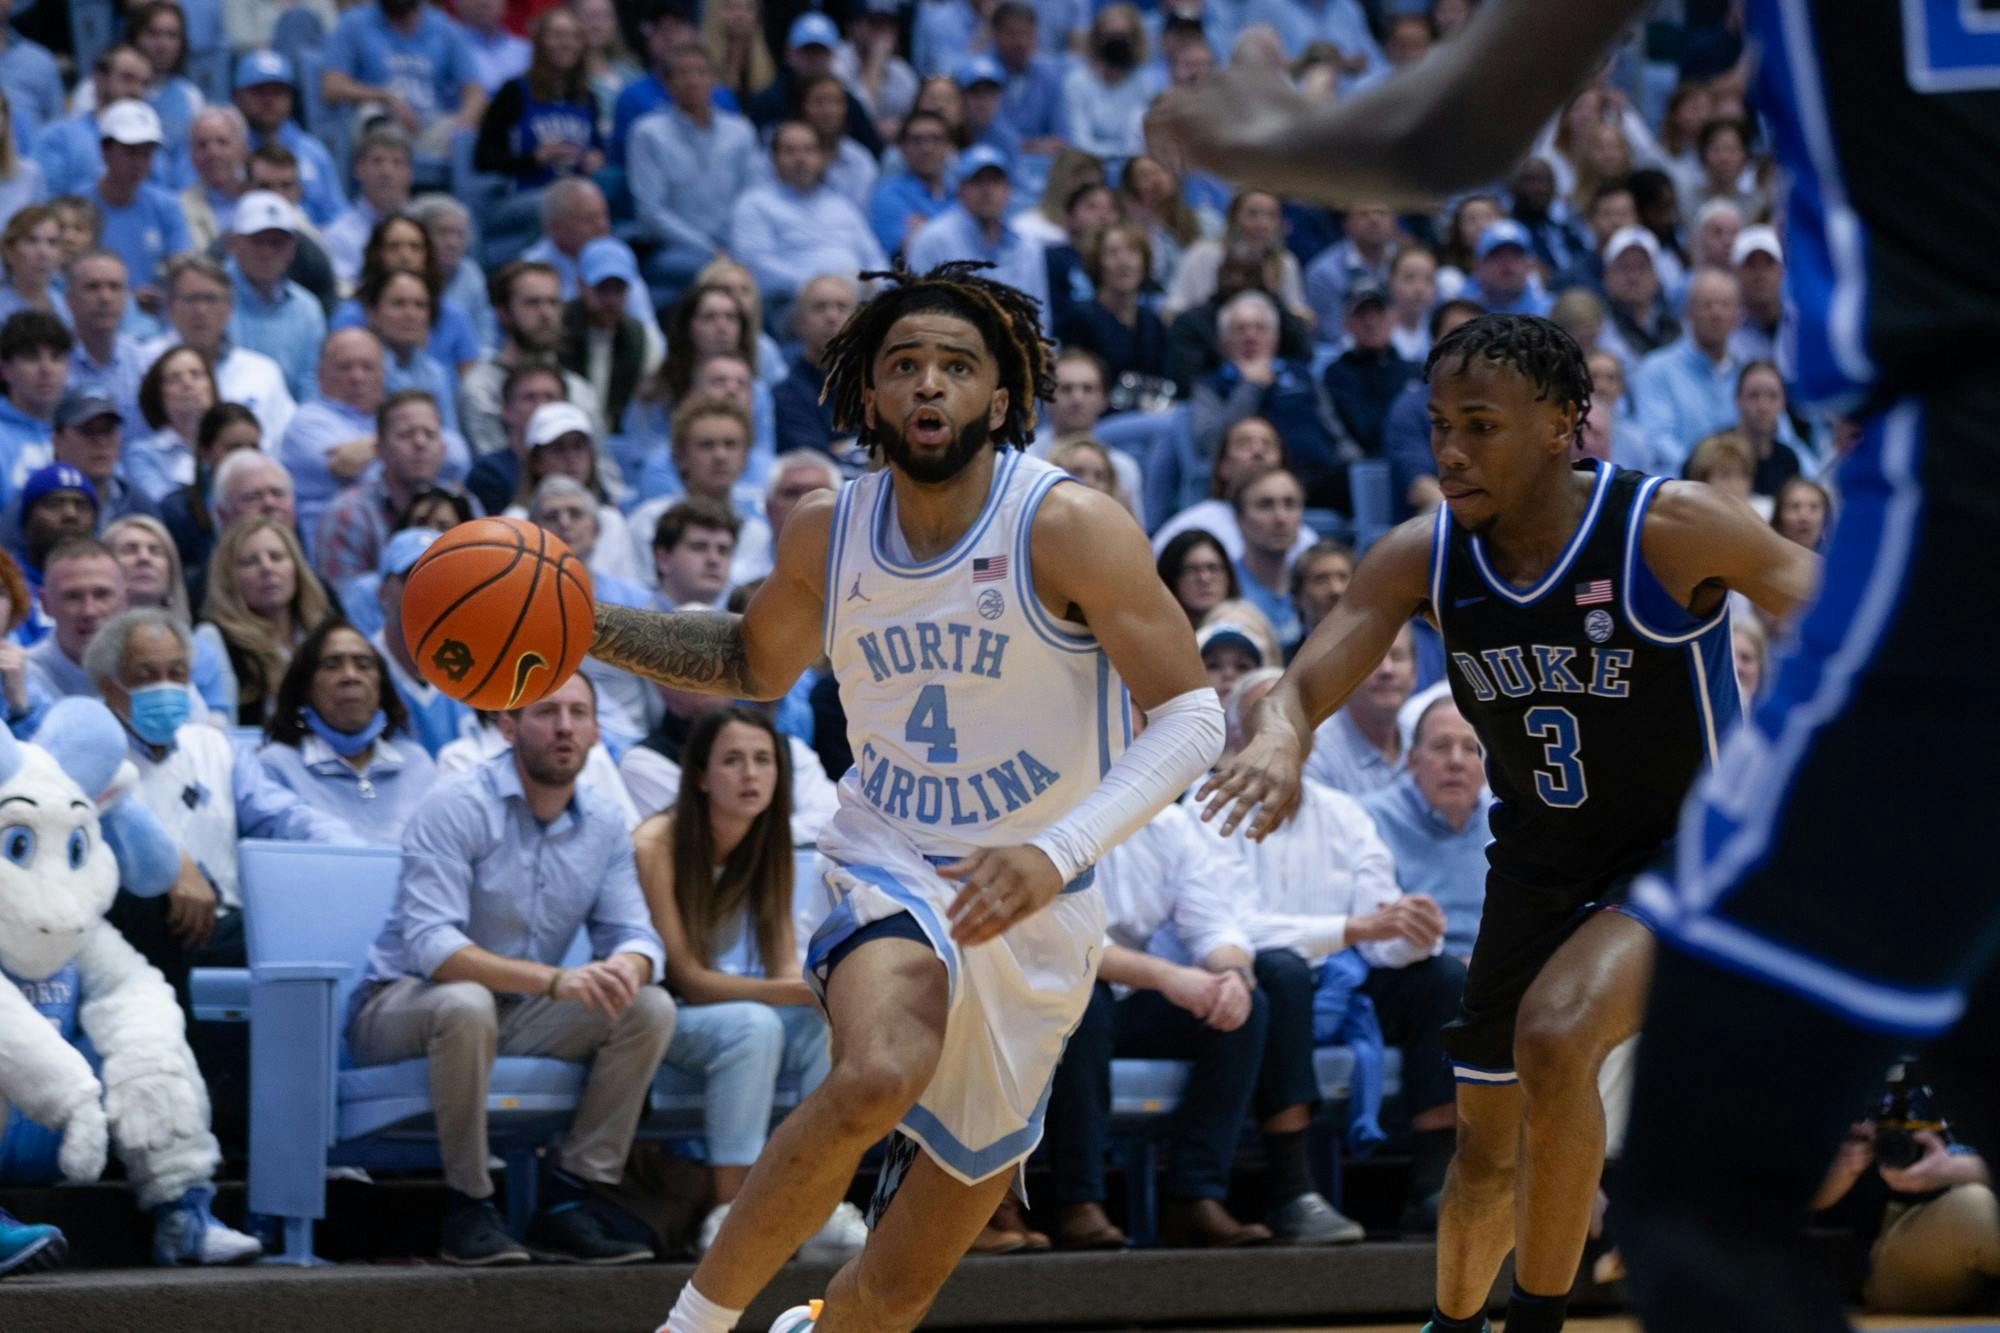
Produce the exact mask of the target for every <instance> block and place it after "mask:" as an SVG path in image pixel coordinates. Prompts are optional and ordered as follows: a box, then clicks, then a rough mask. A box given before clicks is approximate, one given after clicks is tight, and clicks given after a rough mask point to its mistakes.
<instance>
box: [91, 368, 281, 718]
mask: <svg viewBox="0 0 2000 1333" xmlns="http://www.w3.org/2000/svg"><path fill="white" fill-rule="evenodd" d="M262 439H263V431H262V429H261V428H260V427H259V426H258V425H257V418H256V417H254V416H252V415H251V414H250V409H249V408H247V407H244V406H243V405H242V404H241V403H221V404H218V405H217V406H215V407H212V408H210V409H209V410H208V411H206V412H204V413H203V414H202V416H201V421H200V423H199V424H198V426H197V427H196V435H195V455H194V480H193V481H190V482H188V483H187V484H186V485H185V486H176V487H174V488H173V489H172V490H170V491H168V492H167V493H166V495H164V496H163V497H161V499H160V502H159V503H160V521H161V522H163V523H164V524H166V527H167V531H168V532H169V533H171V534H172V535H173V539H174V551H175V553H176V554H177V555H179V556H180V561H181V566H182V568H183V570H184V571H185V572H186V575H187V578H186V583H187V587H188V588H189V589H190V590H191V591H190V594H189V595H190V597H193V596H197V595H199V593H200V591H201V586H202V571H203V569H204V567H205V566H206V564H207V562H208V553H209V552H210V551H212V550H214V549H215V538H216V534H217V533H218V532H220V531H221V530H222V529H223V528H225V527H227V526H229V523H228V520H227V519H226V518H223V517H221V516H220V515H221V512H222V511H223V509H224V508H226V507H227V505H228V502H229V500H230V499H231V498H234V499H235V500H236V501H237V504H236V512H238V513H245V512H250V511H251V510H253V509H254V510H258V511H260V512H261V511H264V510H275V509H278V508H282V511H283V514H284V521H285V522H287V523H289V522H291V521H292V517H293V505H292V478H291V474H289V473H288V472H286V471H285V469H284V468H282V467H280V466H279V465H278V464H277V463H275V462H273V461H272V460H271V459H269V458H266V457H265V456H264V451H263V447H262V444H261V441H262ZM244 451H247V452H248V453H249V454H250V455H251V456H250V457H249V458H247V459H245V460H244V462H243V463H241V464H239V465H237V468H236V472H237V476H236V477H235V478H232V480H231V483H230V487H225V486H224V485H223V477H222V467H223V464H224V463H225V462H227V461H228V457H229V455H230V454H233V453H240V452H244ZM131 458H132V454H131V451H130V450H127V451H126V466H127V468H128V470H129V468H130V466H131ZM253 462H255V463H262V464H268V467H250V464H251V463H253ZM246 468H247V469H248V470H247V471H245V469H246ZM232 490H233V492H234V495H233V497H232V494H231V492H232ZM232 697H233V696H232Z"/></svg>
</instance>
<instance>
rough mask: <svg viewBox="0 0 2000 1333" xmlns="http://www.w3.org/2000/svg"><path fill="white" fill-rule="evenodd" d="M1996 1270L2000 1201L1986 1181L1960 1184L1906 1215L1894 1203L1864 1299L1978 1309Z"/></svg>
mask: <svg viewBox="0 0 2000 1333" xmlns="http://www.w3.org/2000/svg"><path fill="white" fill-rule="evenodd" d="M1995 1278H2000V1201H1996V1200H1995V1198H1994V1195H1993V1191H1992V1190H1991V1189H1988V1188H1987V1187H1986V1186H1984V1185H1956V1186H1953V1187H1952V1188H1951V1189H1949V1190H1946V1191H1945V1192H1944V1193H1943V1194H1941V1195H1939V1196H1938V1197H1937V1198H1935V1199H1932V1200H1931V1201H1930V1202H1929V1203H1920V1204H1918V1205H1916V1206H1915V1207H1914V1208H1908V1209H1904V1210H1902V1212H1901V1214H1900V1215H1898V1214H1897V1212H1896V1211H1895V1210H1894V1209H1892V1210H1891V1211H1890V1214H1889V1216H1888V1218H1887V1219H1886V1221H1885V1222H1884V1225H1883V1227H1882V1235H1881V1237H1880V1239H1878V1240H1877V1241H1876V1242H1875V1249H1874V1252H1873V1253H1872V1254H1871V1255H1870V1256H1869V1264H1868V1284H1867V1286H1866V1287H1864V1288H1863V1289H1862V1300H1863V1303H1864V1304H1866V1305H1867V1307H1868V1308H1869V1309H1870V1310H1879V1311H1882V1312H1884V1313H1890V1314H1953V1313H1958V1312H1961V1311H1965V1310H1970V1309H1973V1308H1974V1305H1975V1302H1977V1301H1978V1299H1979V1297H1980V1295H1981V1293H1982V1292H1984V1291H1985V1289H1986V1286H1987V1284H1988V1283H1989V1282H1991V1281H1993V1280H1994V1279H1995Z"/></svg>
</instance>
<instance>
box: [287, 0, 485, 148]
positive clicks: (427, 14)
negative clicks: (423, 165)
mask: <svg viewBox="0 0 2000 1333" xmlns="http://www.w3.org/2000/svg"><path fill="white" fill-rule="evenodd" d="M320 91H321V95H322V96H323V97H324V98H325V99H326V101H327V104H328V105H329V106H335V107H342V106H354V107H358V108H359V111H358V113H357V119H358V121H359V123H361V124H363V125H366V124H367V122H368V121H369V119H370V118H371V117H374V116H382V117H385V118H387V119H388V120H390V121H392V122H393V123H394V124H395V125H396V127H397V128H398V129H399V130H400V131H401V132H402V133H404V134H406V135H408V136H409V137H410V139H411V140H412V141H413V142H414V143H415V144H416V145H417V147H418V148H419V149H420V150H421V151H422V152H424V153H425V154H426V155H427V156H431V157H444V156H446V155H447V153H448V151H449V148H450V144H451V136H452V134H453V132H455V131H457V130H477V129H478V127H479V113H480V112H481V111H483V110H484V109H485V107H486V93H485V91H484V90H483V89H481V88H480V86H479V71H478V69H477V68H476V67H475V66H474V64H473V61H472V48H471V46H470V44H468V43H467V41H466V39H465V33H464V30H463V29H461V28H460V27H459V26H458V25H457V24H456V23H454V22H452V20H451V19H450V18H449V17H447V16H446V15H444V14H442V13H440V12H439V11H438V10H436V9H433V8H432V7H431V6H430V5H428V4H426V3H425V2H424V0H376V2H375V3H371V4H365V5H359V6H356V7H355V8H353V9H350V10H348V11H347V12H345V13H344V14H342V15H341V16H340V21H339V22H338V23H336V24H334V27H333V32H332V34H331V35H330V36H329V37H328V38H327V44H326V68H325V69H324V70H323V71H322V72H321V74H320Z"/></svg>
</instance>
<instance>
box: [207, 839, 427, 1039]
mask: <svg viewBox="0 0 2000 1333" xmlns="http://www.w3.org/2000/svg"><path fill="white" fill-rule="evenodd" d="M236 865H237V873H238V875H239V876H240V878H241V881H242V885H243V942H244V948H245V951H246V952H247V953H248V955H249V959H250V966H251V967H252V968H256V967H259V966H262V965H265V964H270V963H322V964H328V963H330V964H339V965H343V966H345V967H346V968H347V969H348V970H347V972H346V973H345V975H343V976H342V977H341V978H340V979H339V980H337V981H336V982H335V983H334V1006H333V1012H334V1014H335V1015H344V1014H345V1013H346V1012H347V1002H348V998H349V997H350V996H352V995H353V993H354V988H355V986H357V985H358V984H359V983H360V981H361V978H362V971H363V969H364V967H365V965H366V962H367V958H368V946H369V945H371V944H373V943H374V942H375V937H376V936H377V935H379V934H381V933H382V926H383V923H385V922H386V921H388V919H389V914H390V913H391V912H393V911H394V910H395V908H396V886H397V884H398V882H399V880H400V878H401V875H402V866H403V854H402V853H401V852H400V851H398V850H397V849H395V848H394V847H328V846H324V845H322V844H320V843H309V842H275V841H268V840H264V839H255V838H253V839H245V840H244V841H243V842H242V843H241V844H240V845H239V846H238V848H237V853H236ZM336 1022H338V1019H336Z"/></svg>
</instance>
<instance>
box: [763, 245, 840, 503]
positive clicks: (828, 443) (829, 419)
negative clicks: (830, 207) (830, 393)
mask: <svg viewBox="0 0 2000 1333" xmlns="http://www.w3.org/2000/svg"><path fill="white" fill-rule="evenodd" d="M859 301H860V288H859V287H857V286H856V285H855V282H854V280H853V279H852V278H850V277H847V276H845V275H843V274H839V273H822V274H820V275H819V276H818V277H816V278H813V279H812V280H811V281H809V282H807V283H806V285H805V286H803V287H801V288H800V289H799V294H798V296H797V297H796V298H795V299H794V300H793V301H792V333H793V334H794V335H795V336H796V337H797V338H798V340H799V354H798V355H797V356H796V357H794V358H792V362H791V368H790V372H789V373H788V374H787V375H786V376H785V378H784V379H783V380H782V381H780V382H779V384H778V387H777V388H775V389H773V390H772V391H771V411H772V417H773V421H772V426H773V430H774V434H775V435H776V437H777V440H776V447H777V448H778V449H781V450H785V451H787V452H790V451H792V450H795V449H816V450H818V451H819V452H820V453H823V454H826V455H827V456H828V457H834V456H835V449H834V440H833V405H832V404H831V403H824V402H821V401H820V391H821V390H822V389H823V388H825V387H826V372H825V371H824V370H822V369H821V368H820V358H821V357H822V356H823V355H825V353H826V345H827V343H828V342H830V341H832V339H833V335H834V334H836V333H838V332H840V329H841V326H842V325H844V324H846V323H847V321H848V318H849V317H850V316H851V315H853V314H854V310H855V306H856V305H857V304H858V303H859ZM773 466H774V467H775V463H774V464H773Z"/></svg>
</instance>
